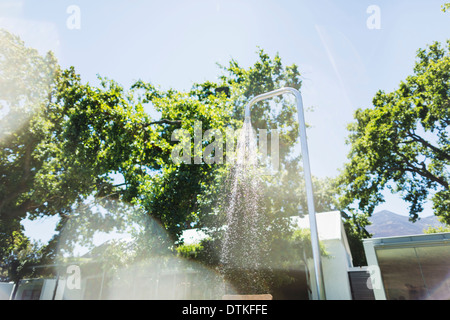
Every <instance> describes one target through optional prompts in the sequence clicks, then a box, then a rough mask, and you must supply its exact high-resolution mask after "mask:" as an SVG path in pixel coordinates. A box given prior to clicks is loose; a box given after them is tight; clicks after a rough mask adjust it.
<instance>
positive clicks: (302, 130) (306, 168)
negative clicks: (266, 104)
mask: <svg viewBox="0 0 450 320" xmlns="http://www.w3.org/2000/svg"><path fill="white" fill-rule="evenodd" d="M285 93H291V94H293V95H294V96H295V98H296V100H297V112H298V122H299V135H300V144H301V148H302V158H303V172H304V175H305V183H306V198H307V204H308V213H309V223H310V228H311V246H312V251H313V260H314V271H315V283H316V288H317V296H318V298H319V300H322V299H325V287H324V283H323V275H322V264H321V261H320V260H321V259H320V246H319V236H318V232H317V221H316V210H315V208H314V192H313V186H312V179H311V168H310V163H309V152H308V143H307V137H306V124H305V116H304V111H303V99H302V95H301V93H300V91H298V90H297V89H294V88H289V87H286V88H281V89H278V90H274V91H271V92H267V93H264V94H261V95H259V96H256V97H254V98H253V99H252V100H250V102H249V103H248V104H247V106H246V107H245V121H246V122H247V121H248V122H250V109H251V107H252V106H253V105H254V104H255V103H257V102H260V101H263V100H266V99H270V98H273V97H275V96H279V95H283V94H285Z"/></svg>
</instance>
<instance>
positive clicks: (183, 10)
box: [0, 0, 450, 235]
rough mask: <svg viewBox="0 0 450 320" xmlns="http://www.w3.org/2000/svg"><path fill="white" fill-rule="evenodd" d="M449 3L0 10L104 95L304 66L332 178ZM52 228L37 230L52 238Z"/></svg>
mask: <svg viewBox="0 0 450 320" xmlns="http://www.w3.org/2000/svg"><path fill="white" fill-rule="evenodd" d="M444 2H445V1H443V0H427V1H425V0H421V1H419V0H370V1H366V0H335V1H331V0H318V1H302V0H295V1H294V0H291V1H287V0H278V1H269V0H239V1H237V0H226V1H225V0H169V1H149V0H133V1H125V0H95V1H84V0H71V1H66V0H58V1H55V0H40V1H32V0H23V1H20V0H14V1H12V0H0V28H6V29H7V30H8V31H10V32H12V33H15V34H17V35H19V36H20V37H21V38H22V39H23V40H24V41H25V43H26V45H27V46H30V47H34V48H36V49H38V50H39V52H41V53H42V54H44V53H45V52H47V51H49V50H51V51H53V52H54V53H55V54H56V57H57V58H58V60H59V63H60V64H61V65H62V66H63V67H69V66H74V67H75V68H76V71H77V72H78V73H79V74H80V75H81V77H82V80H83V81H86V82H90V83H92V84H96V83H98V81H97V75H101V76H104V77H108V78H111V79H114V80H115V81H117V82H119V83H121V84H122V85H124V86H125V87H129V86H130V85H131V84H132V83H133V82H134V81H136V80H138V79H142V80H144V81H148V82H151V83H153V84H154V85H157V86H160V87H161V88H162V89H168V88H174V89H177V90H188V89H189V88H190V87H191V86H192V84H193V83H198V82H203V81H205V80H212V81H214V80H216V79H217V77H218V76H219V75H220V70H219V68H218V66H217V63H220V64H226V63H227V62H228V61H230V59H235V60H237V61H238V62H239V63H240V64H241V65H242V66H245V67H248V66H251V65H252V64H253V63H254V62H255V61H256V60H257V50H258V47H260V48H262V49H264V50H265V51H266V52H267V53H268V54H270V55H271V56H274V55H275V54H276V53H279V54H280V56H281V59H282V61H283V63H284V64H285V65H290V64H293V63H295V64H297V65H298V66H299V70H300V72H301V73H302V80H303V86H302V96H303V101H304V104H305V108H309V107H314V111H313V112H307V113H306V114H305V118H306V122H307V123H308V124H310V125H311V126H312V127H311V128H310V129H308V144H309V153H310V161H311V171H312V174H313V175H315V176H318V177H326V176H329V177H334V176H336V175H337V174H338V173H339V169H341V168H342V167H343V164H344V163H345V162H346V159H347V158H346V157H347V154H348V150H349V146H348V145H346V144H345V140H346V138H347V136H348V131H347V129H346V128H347V125H348V124H349V123H350V122H352V120H353V113H354V112H355V110H356V109H358V108H368V107H371V106H372V103H371V102H372V98H373V97H374V95H375V93H376V92H377V91H378V90H384V91H386V92H389V91H393V90H395V89H396V88H397V86H398V84H399V83H400V81H401V80H403V79H405V78H406V77H407V76H408V75H410V74H411V73H412V69H413V66H414V61H415V56H416V52H417V50H418V49H419V48H425V47H426V45H427V44H431V43H433V42H434V41H440V42H444V41H446V40H447V39H449V38H450V32H449V30H450V13H443V12H442V11H441V10H440V9H441V5H442V4H443V3H444ZM73 8H75V11H73ZM78 13H79V15H78ZM383 209H387V210H390V211H393V212H396V213H398V214H402V215H407V214H408V213H407V212H408V208H407V204H405V203H403V202H402V201H401V200H399V198H398V196H391V195H388V194H386V203H385V204H383V205H382V206H380V207H379V208H377V210H383ZM430 214H432V212H431V209H430V206H427V208H426V211H425V212H424V215H430ZM47 222H48V221H47ZM47 222H45V221H44V222H36V223H35V224H33V225H32V224H30V225H29V226H28V229H29V230H34V231H33V232H35V233H39V234H41V235H42V233H43V232H44V231H43V230H46V229H45V227H44V226H45V225H49V223H47ZM30 232H32V231H30Z"/></svg>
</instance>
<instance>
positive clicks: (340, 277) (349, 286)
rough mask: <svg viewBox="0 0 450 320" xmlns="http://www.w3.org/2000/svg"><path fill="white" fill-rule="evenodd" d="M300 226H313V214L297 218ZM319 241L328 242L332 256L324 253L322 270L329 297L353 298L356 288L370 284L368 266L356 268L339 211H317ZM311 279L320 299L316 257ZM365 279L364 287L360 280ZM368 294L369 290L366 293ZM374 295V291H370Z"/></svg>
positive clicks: (328, 248) (335, 298) (313, 292)
mask: <svg viewBox="0 0 450 320" xmlns="http://www.w3.org/2000/svg"><path fill="white" fill-rule="evenodd" d="M296 220H297V223H298V226H299V227H300V228H309V227H310V224H309V217H308V216H305V217H304V218H297V219H296ZM316 221H317V232H318V235H319V241H320V242H321V244H322V245H324V247H325V250H326V252H327V253H328V257H322V259H321V262H322V274H323V278H324V279H323V281H324V287H325V296H326V299H327V300H353V299H355V298H356V297H355V294H356V293H357V292H356V291H358V292H359V291H361V290H363V291H364V290H365V291H368V290H369V288H367V287H366V286H365V281H366V279H367V278H368V273H367V270H366V268H360V267H358V268H355V267H353V263H352V254H351V251H350V247H349V244H348V240H347V235H346V233H345V229H344V223H343V221H342V216H341V213H340V212H339V211H332V212H322V213H318V214H316ZM308 271H309V277H308V278H309V279H308V280H309V282H310V288H311V291H312V297H311V299H314V300H315V299H317V289H316V287H315V285H314V281H312V279H315V272H314V264H313V261H312V259H311V260H310V261H309V263H308ZM361 281H362V284H363V285H362V287H361V286H360V285H358V283H357V282H361ZM366 295H367V293H366ZM369 296H370V292H369Z"/></svg>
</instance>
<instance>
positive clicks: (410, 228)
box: [366, 210, 443, 238]
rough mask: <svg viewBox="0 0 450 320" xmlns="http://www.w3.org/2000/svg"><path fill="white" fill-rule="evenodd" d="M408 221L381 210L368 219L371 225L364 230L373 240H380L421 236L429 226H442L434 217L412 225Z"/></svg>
mask: <svg viewBox="0 0 450 320" xmlns="http://www.w3.org/2000/svg"><path fill="white" fill-rule="evenodd" d="M408 219H409V217H406V216H402V215H399V214H396V213H393V212H391V211H388V210H383V211H380V212H377V213H374V214H373V215H372V217H370V219H369V221H370V222H372V224H371V225H370V226H368V227H367V228H366V229H367V231H368V232H369V233H371V234H373V238H382V237H394V236H407V235H415V234H423V233H424V232H423V230H424V229H428V228H429V227H430V226H432V227H439V226H443V224H442V223H440V222H439V220H438V218H437V217H436V216H429V217H425V218H422V219H420V220H419V221H417V222H414V223H413V222H411V221H409V220H408Z"/></svg>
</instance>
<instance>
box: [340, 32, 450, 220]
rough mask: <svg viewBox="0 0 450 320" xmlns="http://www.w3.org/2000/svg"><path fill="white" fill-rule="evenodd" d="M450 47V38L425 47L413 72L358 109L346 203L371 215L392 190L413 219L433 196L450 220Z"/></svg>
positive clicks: (343, 182)
mask: <svg viewBox="0 0 450 320" xmlns="http://www.w3.org/2000/svg"><path fill="white" fill-rule="evenodd" d="M449 49H450V41H448V42H447V45H446V46H442V45H441V44H440V43H437V42H436V43H433V44H432V45H430V46H428V47H427V48H426V49H420V50H419V51H418V52H417V61H416V63H415V67H414V74H413V75H411V76H409V77H407V78H406V80H405V81H402V82H401V83H400V85H399V88H398V89H397V90H395V91H393V92H390V93H385V92H384V91H379V92H378V93H377V94H376V95H375V97H374V99H373V108H368V109H358V110H357V111H356V113H355V120H356V121H355V122H354V123H352V124H351V125H350V126H349V131H350V136H349V139H348V143H349V144H350V145H351V151H350V153H349V156H348V157H349V162H348V163H347V164H346V166H345V169H344V172H343V174H342V176H341V188H342V190H343V197H342V199H341V201H342V204H343V206H344V207H351V206H352V205H353V204H355V205H356V209H357V210H359V211H360V212H364V213H366V214H369V215H371V214H372V213H373V210H374V208H375V207H376V206H377V205H379V204H380V203H382V202H383V201H384V199H383V195H382V191H383V190H385V189H389V190H391V191H392V192H393V193H399V194H400V195H401V196H402V198H403V199H404V200H405V201H406V202H408V203H409V204H410V207H409V213H410V218H411V219H412V220H416V219H417V218H418V216H419V213H420V212H422V210H423V204H424V202H425V201H426V200H427V199H428V198H429V197H431V200H432V202H433V209H434V211H435V214H436V215H438V216H441V217H442V218H443V221H445V222H446V223H449V222H450V215H449V212H450V190H449V182H450V175H449V165H450V136H449V134H450V132H449V131H448V128H449V125H450V52H449Z"/></svg>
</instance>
